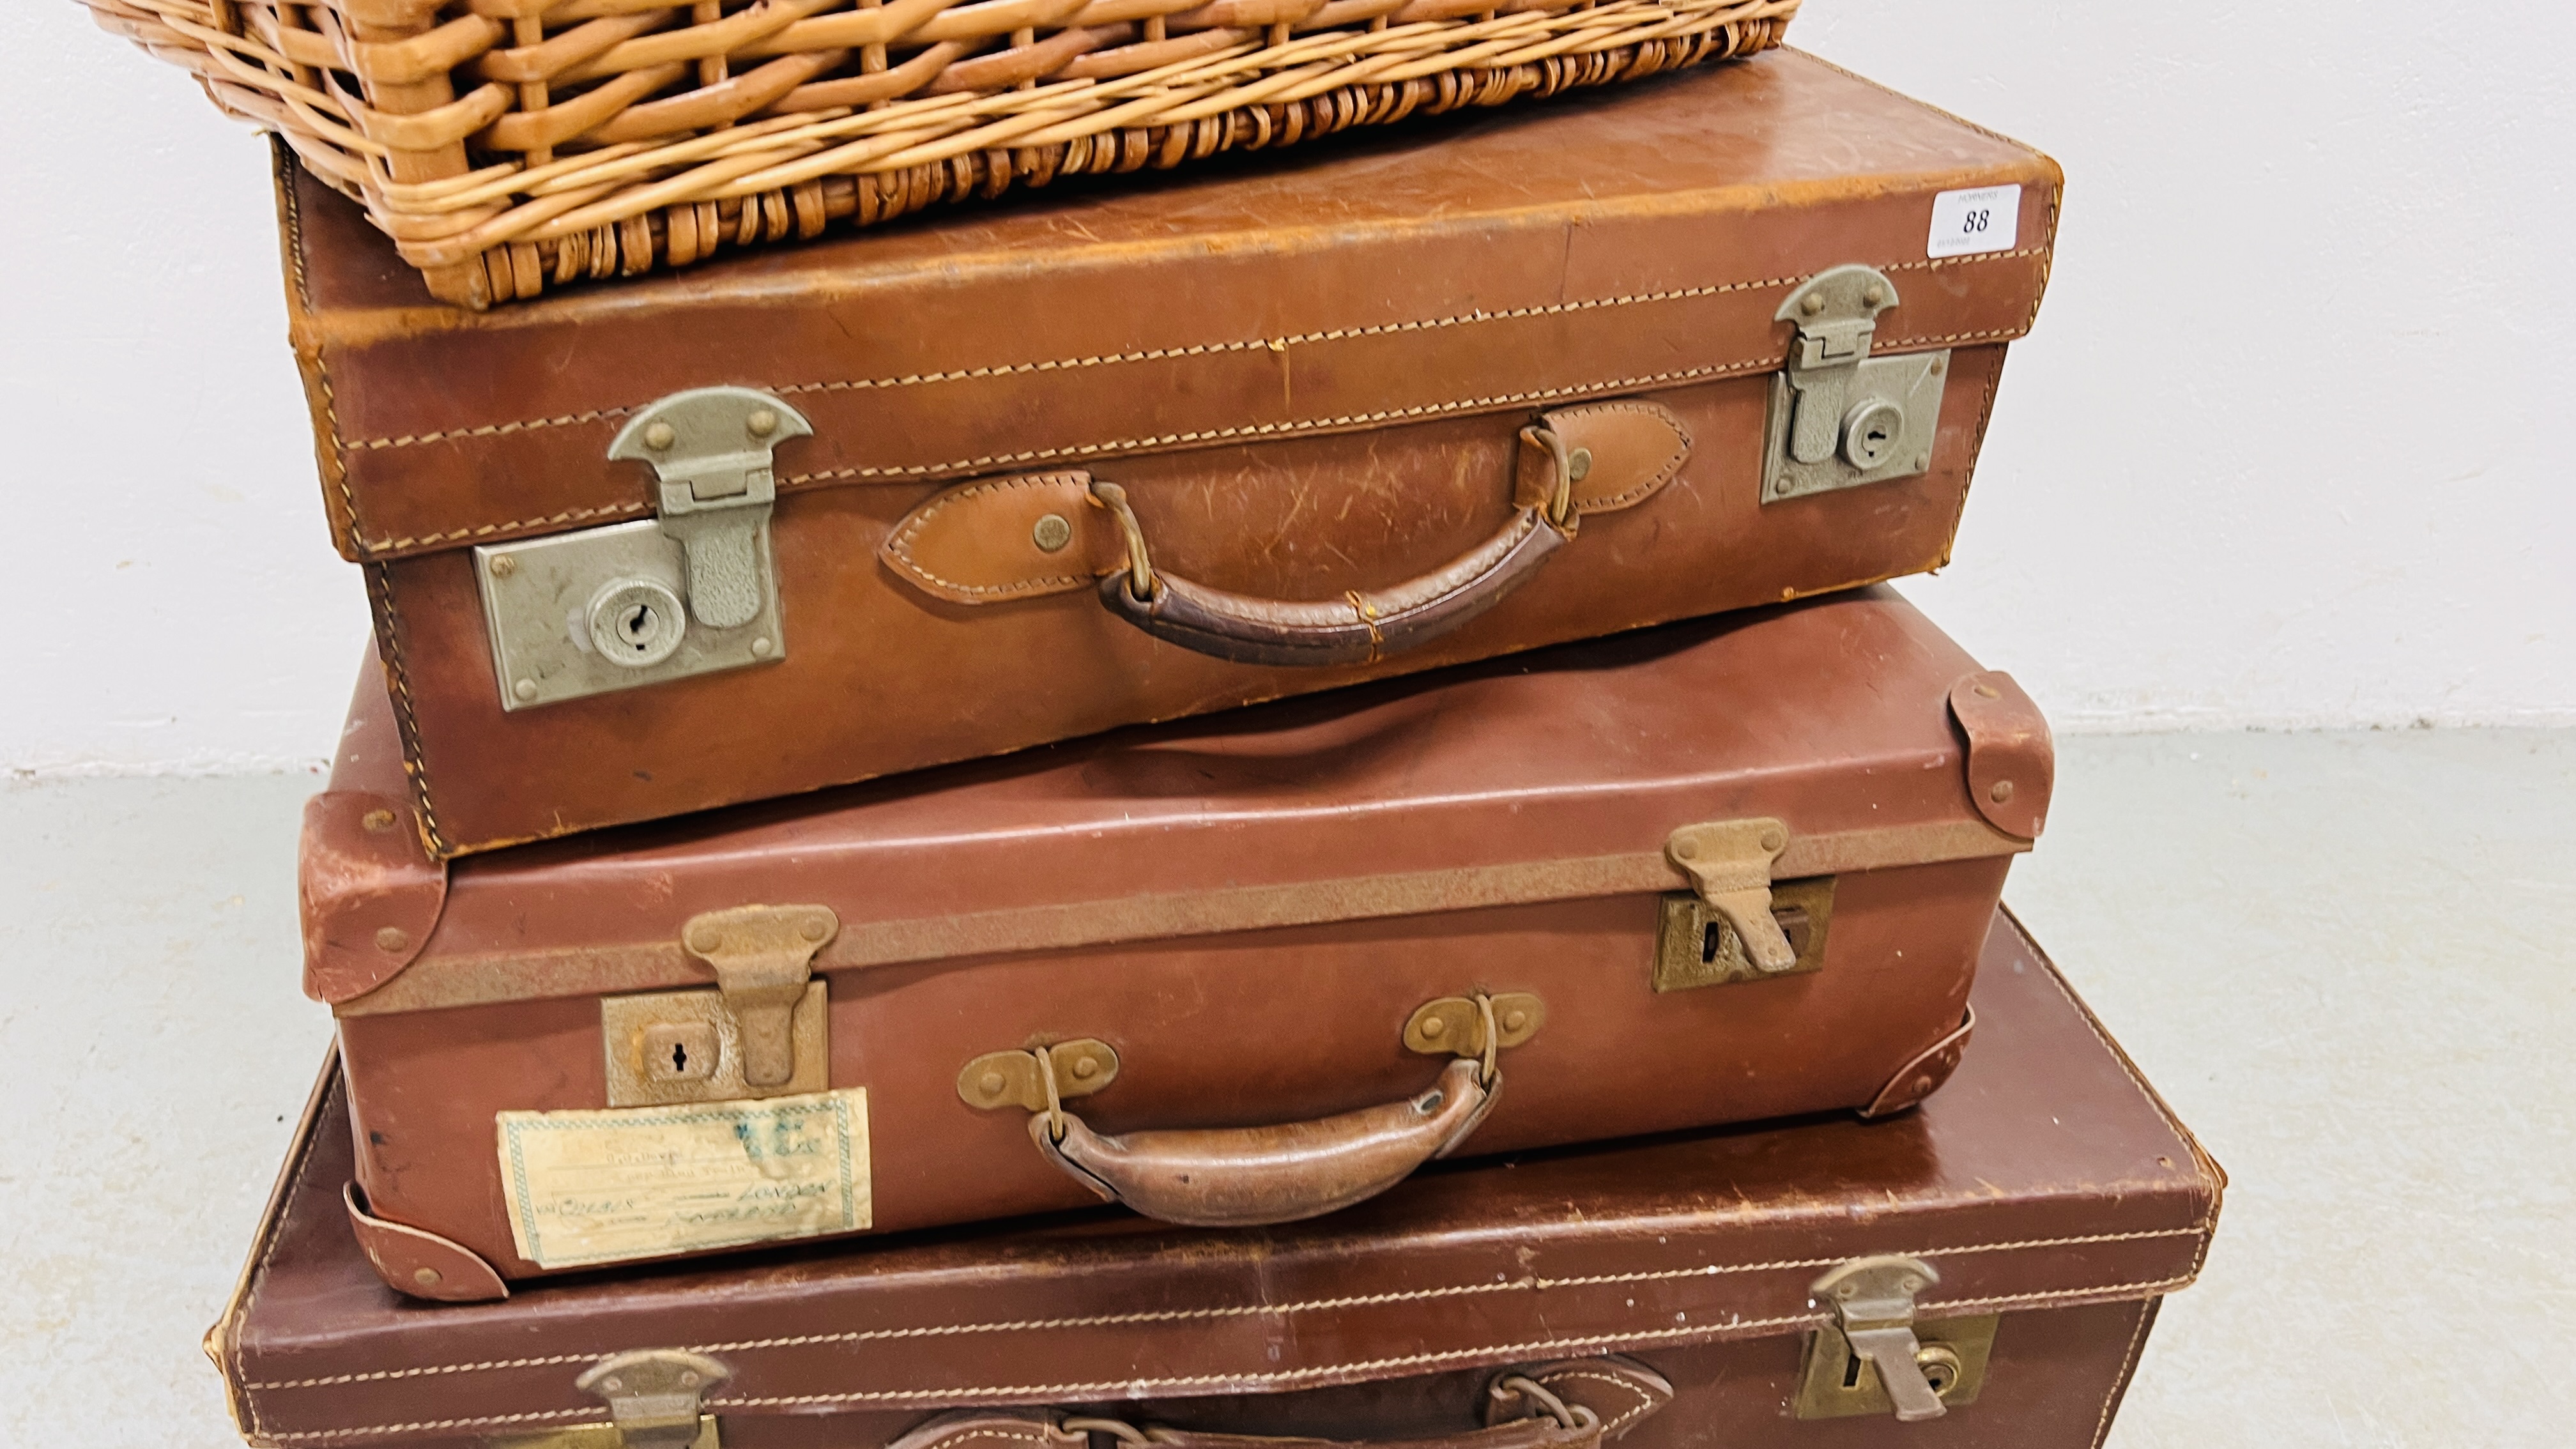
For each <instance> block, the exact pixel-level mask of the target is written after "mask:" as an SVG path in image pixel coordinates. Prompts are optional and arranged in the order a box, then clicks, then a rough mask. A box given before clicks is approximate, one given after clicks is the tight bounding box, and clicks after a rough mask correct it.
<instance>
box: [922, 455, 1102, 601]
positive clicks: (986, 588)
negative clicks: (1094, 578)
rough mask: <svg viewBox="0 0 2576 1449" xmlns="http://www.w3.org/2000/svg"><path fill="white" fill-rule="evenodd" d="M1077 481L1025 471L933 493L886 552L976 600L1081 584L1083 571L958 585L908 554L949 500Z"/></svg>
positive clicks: (936, 582)
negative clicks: (1009, 581) (1004, 582)
mask: <svg viewBox="0 0 2576 1449" xmlns="http://www.w3.org/2000/svg"><path fill="white" fill-rule="evenodd" d="M1081 481H1082V475H1081V474H1079V473H1026V474H1022V475H1020V476H1018V477H1013V478H998V479H995V480H993V481H992V482H989V483H970V484H968V485H966V486H965V487H963V488H952V489H949V490H947V491H945V492H943V493H939V494H937V495H935V496H933V497H932V498H931V500H930V501H929V502H928V503H926V504H924V505H922V507H921V508H920V509H919V510H918V511H917V512H915V513H913V514H912V515H911V516H910V517H908V518H906V519H905V520H904V521H903V522H902V523H901V524H899V525H897V526H896V528H895V531H894V533H893V535H892V536H891V537H889V538H888V539H887V540H886V552H888V553H889V554H892V555H893V556H894V557H895V559H896V560H897V561H899V562H900V563H901V564H902V565H903V566H904V567H905V568H906V569H908V570H910V571H911V572H912V573H913V574H914V575H915V576H916V577H919V578H921V579H922V580H924V581H926V582H928V583H931V584H934V585H937V586H938V587H940V588H943V589H948V590H951V591H953V592H955V593H960V594H972V595H974V596H975V597H977V598H979V599H989V598H998V597H1001V596H1003V595H1007V594H1022V593H1027V592H1029V591H1030V590H1033V589H1050V588H1052V589H1062V588H1067V587H1078V586H1080V585H1082V584H1086V583H1089V582H1090V577H1089V576H1088V575H1085V574H1054V575H1051V576H1048V577H1046V578H1038V579H1021V580H1019V581H1017V582H1015V583H1010V584H1003V585H998V586H997V585H991V584H961V583H959V582H957V581H956V580H954V579H947V578H942V577H940V576H939V575H937V574H935V573H932V572H931V571H930V570H929V568H928V567H927V566H925V565H924V564H923V563H922V562H921V560H919V559H917V558H914V557H913V556H912V544H913V541H914V540H915V539H917V538H919V537H920V536H921V534H922V533H923V531H924V530H926V529H928V528H929V526H930V520H931V519H932V518H934V517H936V516H937V515H938V513H939V511H940V510H941V509H943V508H946V507H948V506H949V505H950V504H952V503H963V502H965V501H966V500H967V499H969V498H972V497H975V496H976V495H977V494H980V493H990V492H992V491H994V490H996V489H1002V488H1040V487H1052V486H1056V485H1060V484H1066V483H1080V482H1081Z"/></svg>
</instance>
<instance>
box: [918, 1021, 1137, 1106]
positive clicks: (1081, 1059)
mask: <svg viewBox="0 0 2576 1449" xmlns="http://www.w3.org/2000/svg"><path fill="white" fill-rule="evenodd" d="M1040 1052H1044V1053H1045V1057H1044V1059H1043V1060H1041V1059H1040V1057H1039V1053H1040ZM1050 1076H1052V1077H1054V1079H1055V1095H1056V1099H1057V1100H1059V1101H1061V1100H1063V1099H1064V1098H1067V1097H1088V1096H1090V1095H1091V1094H1092V1093H1094V1092H1097V1091H1099V1090H1100V1089H1101V1088H1103V1087H1105V1086H1108V1085H1109V1084H1110V1083H1111V1082H1114V1081H1116V1080H1118V1053H1117V1052H1116V1051H1115V1050H1114V1049H1112V1048H1111V1047H1110V1045H1109V1043H1107V1042H1105V1041H1094V1040H1092V1039H1091V1038H1089V1037H1084V1038H1082V1039H1081V1040H1079V1041H1060V1042H1057V1043H1056V1044H1055V1045H1053V1046H1050V1047H1038V1048H1034V1049H1031V1050H1029V1051H1020V1052H986V1053H985V1054H984V1055H982V1056H980V1057H977V1058H975V1059H974V1060H973V1061H971V1062H968V1063H967V1064H966V1065H965V1066H964V1067H963V1068H962V1069H960V1070H959V1071H958V1073H957V1095H958V1097H959V1098H961V1099H962V1100H964V1102H965V1103H966V1105H967V1106H969V1107H973V1108H976V1109H978V1110H980V1111H986V1112H990V1111H993V1110H995V1109H997V1108H1001V1107H1017V1108H1019V1109H1020V1110H1021V1111H1023V1112H1043V1111H1046V1110H1047V1107H1048V1103H1047V1078H1048V1077H1050Z"/></svg>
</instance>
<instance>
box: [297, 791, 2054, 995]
mask: <svg viewBox="0 0 2576 1449" xmlns="http://www.w3.org/2000/svg"><path fill="white" fill-rule="evenodd" d="M2028 849H2030V842H2029V841H2027V840H2019V839H2015V838H2014V837H2012V836H2009V835H2006V834H2004V833H2003V832H2001V831H1999V830H1996V829H1994V828H1993V827H1992V826H1989V825H1987V824H1986V823H1985V822H1984V821H1982V820H1973V819H1972V820H1954V821H1946V822H1942V823H1938V824H1928V825H1900V826H1891V827H1888V828H1886V829H1882V830H1852V831H1844V832H1841V833H1839V834H1832V835H1811V836H1796V835H1793V836H1792V837H1791V838H1790V841H1789V845H1788V848H1787V849H1786V850H1784V851H1782V852H1781V854H1780V857H1779V859H1778V861H1777V862H1776V863H1775V864H1774V866H1773V875H1774V878H1775V879H1780V880H1792V879H1796V878H1799V877H1802V876H1819V875H1840V874H1843V873H1845V872H1847V871H1859V870H1888V869H1893V868H1897V867H1901V866H1909V865H1933V864H1940V863H1943V862H1948V861H1957V860H1976V859H1983V858H1986V857H1990V856H1997V855H2013V854H2017V853H2019V852H2021V851H2025V850H2028ZM1686 884H1687V882H1686V881H1684V879H1683V878H1682V876H1681V875H1680V874H1679V873H1678V872H1677V871H1676V870H1675V869H1674V868H1673V865H1672V862H1671V861H1669V860H1667V859H1665V857H1664V855H1663V852H1662V851H1661V850H1656V851H1651V852H1647V851H1640V852H1637V853H1635V854H1628V855H1597V856H1591V857H1588V858H1582V859H1575V860H1543V861H1523V862H1515V863H1512V864H1508V865H1483V866H1463V867H1460V868H1457V869H1454V870H1435V871H1414V872H1404V873H1398V874H1389V875H1376V876H1359V877H1349V878H1342V879H1336V880H1320V881H1291V882H1288V883H1285V884H1281V885H1262V886H1241V887H1237V888H1235V889H1232V890H1218V891H1197V892H1192V893H1189V894H1186V895H1182V894H1174V895H1162V896H1130V897H1125V898H1120V899H1111V900H1089V901H1080V902H1075V903H1071V904H1065V905H1039V906H1019V907H1014V908H1011V909H1008V910H999V911H978V912H974V913H972V914H967V915H953V916H933V917H923V918H915V919H898V920H880V921H861V920H846V919H845V921H844V923H843V925H842V927H841V933H840V934H839V935H838V936H836V937H834V938H833V940H832V943H831V944H830V945H829V946H826V947H825V948H823V950H822V951H821V952H820V953H818V954H817V955H816V956H815V958H814V969H815V970H816V971H846V970H851V969H854V968H859V967H867V966H892V965H900V964H904V963H907V962H916V961H939V960H945V959H948V958H952V957H965V956H981V955H990V954H995V953H1001V952H1010V951H1050V950H1068V949H1071V948H1073V947H1077V946H1098V945H1108V944H1112V943H1115V942H1120V941H1153V940H1167V939H1170V938H1173V937H1181V936H1212V935H1221V934H1224V933H1228V932H1233V931H1255V930H1263V929H1267V928H1269V927H1273V926H1302V925H1315V924H1319V923H1322V922H1328V921H1362V920H1382V919H1386V918H1389V917H1395V916H1414V915H1428V914H1431V913H1433V912H1437V911H1456V910H1470V909H1475V908H1479V907H1485V906H1509V905H1526V904H1533V903H1537V902H1542V901H1568V900H1587V899H1592V898H1595V897H1601V896H1620V895H1647V894H1654V893H1658V892H1662V891H1669V890H1680V889H1683V888H1684V887H1685V885H1686ZM705 984H706V973H705V972H704V971H702V970H696V969H693V968H692V967H691V965H690V964H689V962H688V959H687V957H686V955H685V953H683V952H682V951H681V949H680V947H679V945H678V943H677V942H675V941H649V942H637V943H634V944H632V945H618V944H612V943H607V942H603V943H600V944H599V945H596V946H589V947H584V948H581V949H578V950H565V951H548V952H527V953H513V954H506V955H500V954H496V955H489V956H441V957H437V958H433V959H431V960H428V961H424V962H421V963H420V964H418V965H417V966H415V967H413V968H412V969H411V970H408V971H405V972H403V973H402V974H401V975H399V976H396V977H395V978H394V979H392V980H391V981H388V982H386V983H385V984H384V985H382V986H380V987H378V988H377V989H376V990H374V991H371V992H369V993H368V994H366V995H365V996H361V997H358V998H355V999H353V1000H349V1001H345V1002H340V1003H337V1004H335V1006H334V1007H333V1010H334V1012H335V1013H336V1014H337V1015H340V1016H344V1017H346V1016H376V1015H383V1014H387V1013H391V1012H402V1011H425V1010H430V1009H433V1008H441V1007H450V1006H476V1005H482V1004H486V1003H490V1002H496V1001H529V1000H539V999H545V998H551V997H568V996H595V995H601V994H606V993H610V992H621V991H658V990H671V989H676V988H681V987H689V986H703V985H705Z"/></svg>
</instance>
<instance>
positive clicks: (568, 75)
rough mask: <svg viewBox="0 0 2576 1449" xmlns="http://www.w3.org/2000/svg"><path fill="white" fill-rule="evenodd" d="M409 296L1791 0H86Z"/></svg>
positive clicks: (1159, 155)
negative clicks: (190, 86)
mask: <svg viewBox="0 0 2576 1449" xmlns="http://www.w3.org/2000/svg"><path fill="white" fill-rule="evenodd" d="M86 3H88V5H89V6H90V9H91V11H92V12H93V13H94V14H95V15H96V17H97V18H98V21H99V23H100V24H101V25H102V26H104V27H106V28H107V29H109V30H111V31H113V32H115V33H118V34H121V35H124V36H126V37H128V38H129V39H132V40H134V41H135V42H136V43H138V44H140V45H142V46H143V47H144V48H145V49H147V50H149V51H151V52H152V53H154V54H156V55H159V56H161V57H163V58H165V59H168V60H171V61H175V62H177V63H178V64H181V65H184V66H186V67H188V68H189V69H190V70H192V71H194V72H196V74H197V76H198V78H199V80H200V81H201V82H202V83H203V84H204V86H205V88H206V91H207V94H208V95H210V96H212V97H213V98H214V101H215V103H216V105H217V106H219V107H221V108H222V109H224V110H225V111H228V112H230V113H232V114H234V115H237V116H240V117H243V118H246V119H248V120H251V121H254V122H256V123H258V124H261V125H264V126H270V127H274V128H275V129H276V130H277V131H278V132H279V134H281V135H282V136H284V137H285V139H286V141H287V143H288V144H289V145H291V146H293V147H294V148H295V151H296V153H297V154H298V155H300V156H301V157H302V158H303V160H304V164H305V165H306V166H308V167H310V168H312V169H313V171H314V172H315V173H316V174H318V175H320V176H322V177H324V178H325V179H326V180H328V181H330V182H331V183H332V184H333V185H335V186H337V187H339V188H340V189H342V190H344V191H346V192H348V193H349V194H350V195H351V196H353V197H356V198H357V199H358V200H360V201H362V202H363V203H364V204H365V205H366V207H367V210H368V214H369V215H370V216H372V217H373V218H374V219H375V222H376V224H377V225H378V226H380V227H382V228H384V230H385V231H386V232H387V233H389V234H390V235H391V236H392V237H393V238H394V241H395V243H396V245H397V246H398V247H399V249H400V251H401V253H402V256H403V258H404V259H405V260H406V261H408V262H410V263H411V264H412V265H413V266H415V267H417V268H419V269H420V270H421V272H422V274H423V276H424V277H425V278H426V280H427V282H428V284H429V289H430V291H431V292H432V293H434V294H435V295H437V296H438V297H440V298H442V299H444V300H447V301H450V302H456V303H461V304H463V305H466V306H470V307H478V308H479V307H484V306H488V305H490V304H491V303H494V302H500V301H507V300H509V299H512V298H518V297H533V296H535V295H537V293H538V292H540V291H542V290H543V289H544V288H545V286H546V285H547V284H548V283H550V282H551V283H555V284H564V283H569V282H573V281H577V280H582V279H586V278H606V277H613V276H631V275H634V274H637V273H641V272H646V271H650V270H651V269H652V268H654V267H656V266H673V267H678V266H686V265H688V264H689V263H691V262H693V261H697V260H699V259H700V258H703V257H705V256H707V255H709V254H710V253H712V252H714V251H715V250H717V249H718V248H720V247H724V246H728V245H730V246H748V245H751V244H753V243H756V242H770V241H777V240H780V239H782V238H785V237H789V236H797V237H810V236H813V235H816V234H817V233H819V232H821V231H822V230H823V229H824V228H826V227H827V226H830V225H832V224H833V223H834V222H836V221H847V222H854V223H856V224H858V225H861V226H864V225H867V224H869V223H872V222H878V221H884V220H887V219H889V218H893V217H897V216H901V215H904V214H905V213H907V212H912V211H916V210H919V209H921V208H922V207H925V206H928V205H930V204H931V203H932V202H936V201H943V200H957V199H963V198H965V197H968V196H993V195H997V194H999V193H1001V192H1002V191H1004V190H1006V189H1008V188H1009V187H1011V186H1012V185H1014V184H1018V185H1027V186H1039V185H1044V184H1045V183H1046V182H1048V181H1050V180H1052V179H1054V178H1055V177H1058V176H1074V175H1088V174H1096V173H1101V172H1121V171H1134V170H1137V169H1139V168H1142V167H1145V166H1156V167H1167V166H1174V165H1178V164H1179V163H1181V162H1183V161H1185V160H1193V159H1196V158H1199V157H1203V156H1206V155H1209V154H1210V153H1212V152H1216V151H1221V150H1225V149H1228V148H1230V147H1247V148H1258V147H1263V146H1280V145H1286V144H1288V143H1290V142H1294V141H1297V140H1300V139H1303V138H1306V137H1310V136H1320V135H1325V134H1328V133H1330V132H1333V131H1338V130H1341V129H1343V128H1345V127H1348V126H1354V125H1359V124H1363V123H1368V124H1375V123H1379V122H1386V121H1394V120H1398V119H1400V118H1402V117H1405V116H1408V115H1415V114H1428V113H1434V112H1439V111H1445V110H1449V109H1452V108H1454V107H1458V106H1464V105H1496V104H1499V103H1501V102H1504V101H1507V100H1510V99H1513V98H1514V97H1518V96H1524V95H1540V96H1543V95H1549V94H1552V93H1554V92H1557V91H1561V90H1565V89H1567V88H1569V87H1573V86H1584V85H1599V84H1604V83H1607V82H1611V81H1621V80H1630V79H1634V78H1636V77H1639V76H1645V75H1650V74H1653V73H1654V72H1657V71H1663V70H1671V69H1674V68H1677V67H1680V66H1686V65H1692V64H1695V63H1698V62H1702V61H1708V60H1716V59H1722V58H1725V57H1728V56H1735V55H1743V54H1748V53H1751V52H1753V51H1756V50H1761V49H1764V48H1766V47H1769V46H1771V45H1774V44H1777V43H1778V41H1779V37H1780V32H1781V31H1782V29H1783V28H1784V27H1786V25H1787V24H1788V21H1789V18H1790V16H1791V15H1793V14H1794V13H1795V12H1796V11H1797V8H1798V0H1501V3H1500V4H1499V5H1498V4H1496V3H1495V0H973V3H957V0H695V3H686V0H684V3H670V0H301V3H299V0H86Z"/></svg>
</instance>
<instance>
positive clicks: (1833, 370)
mask: <svg viewBox="0 0 2576 1449" xmlns="http://www.w3.org/2000/svg"><path fill="white" fill-rule="evenodd" d="M1895 305H1896V284H1895V283H1894V282H1891V281H1889V280H1888V279H1887V274H1886V273H1884V272H1881V271H1879V270H1878V269H1877V268H1875V267H1867V266H1861V265H1859V264H1857V263H1855V264H1852V265H1848V266H1840V267H1835V268H1833V269H1831V270H1829V271H1824V272H1819V273H1817V274H1816V275H1815V276H1813V277H1810V278H1808V279H1807V280H1806V281H1805V282H1804V283H1802V284H1800V286H1799V287H1798V288H1797V290H1795V291H1793V292H1791V293H1790V294H1789V297H1788V300H1787V301H1784V302H1782V303H1781V304H1780V310H1779V311H1778V312H1777V313H1775V314H1773V320H1775V321H1780V322H1786V323H1789V324H1790V325H1791V326H1792V327H1794V328H1796V329H1797V332H1796V336H1795V337H1794V338H1793V339H1792V340H1791V341H1790V343H1789V360H1788V364H1787V366H1785V367H1783V368H1782V369H1781V370H1780V371H1779V372H1778V373H1777V374H1775V375H1774V377H1773V381H1772V384H1771V420H1770V426H1769V429H1768V438H1767V441H1766V443H1765V448H1766V451H1765V452H1764V454H1763V460H1762V501H1763V502H1764V503H1776V502H1778V501H1779V500H1781V499H1783V498H1796V497H1800V496H1802V495H1804V494H1809V493H1824V492H1829V491H1831V490H1833V489H1836V488H1850V487H1853V486H1856V485H1858V484H1862V483H1878V482H1884V481H1885V480H1887V479H1891V478H1910V477H1912V476H1914V475H1915V474H1918V473H1922V472H1925V471H1928V470H1929V469H1930V468H1931V466H1932V443H1933V439H1934V438H1935V437H1936V436H1937V435H1938V433H1939V431H1940V426H1941V393H1942V386H1943V383H1944V381H1945V380H1946V378H1945V374H1947V373H1948V371H1949V364H1950V354H1949V351H1948V350H1947V349H1943V350H1941V351H1938V352H1921V353H1909V354H1907V355H1905V356H1902V357H1872V356H1870V355H1869V349H1870V344H1871V342H1872V340H1873V339H1874V338H1875V336H1876V335H1877V331H1878V314H1879V313H1881V312H1884V311H1886V310H1887V309H1888V308H1890V307H1893V306H1895Z"/></svg>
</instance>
